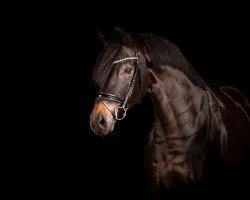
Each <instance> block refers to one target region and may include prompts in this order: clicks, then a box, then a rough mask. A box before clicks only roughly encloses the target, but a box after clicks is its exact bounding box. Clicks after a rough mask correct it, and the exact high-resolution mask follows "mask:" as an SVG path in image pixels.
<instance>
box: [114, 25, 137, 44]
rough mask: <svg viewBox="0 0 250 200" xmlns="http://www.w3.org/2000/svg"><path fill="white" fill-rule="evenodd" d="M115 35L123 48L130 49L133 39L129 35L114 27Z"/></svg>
mask: <svg viewBox="0 0 250 200" xmlns="http://www.w3.org/2000/svg"><path fill="white" fill-rule="evenodd" d="M115 33H116V36H117V37H118V40H119V41H120V42H121V43H122V44H123V45H125V46H127V47H130V46H132V45H133V39H132V37H131V35H130V34H129V33H126V32H125V31H124V30H122V29H121V28H118V27H115Z"/></svg>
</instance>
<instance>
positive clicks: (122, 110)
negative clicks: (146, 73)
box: [97, 53, 142, 120]
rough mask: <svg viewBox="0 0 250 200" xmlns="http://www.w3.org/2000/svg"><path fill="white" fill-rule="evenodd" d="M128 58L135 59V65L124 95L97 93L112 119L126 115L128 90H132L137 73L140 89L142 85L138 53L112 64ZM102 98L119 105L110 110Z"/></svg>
mask: <svg viewBox="0 0 250 200" xmlns="http://www.w3.org/2000/svg"><path fill="white" fill-rule="evenodd" d="M128 60H135V65H134V66H135V68H134V73H133V77H132V79H131V81H130V84H129V87H128V89H127V92H126V96H125V97H124V98H121V97H118V96H116V95H114V94H109V93H107V92H102V91H101V92H99V93H98V94H97V100H98V101H101V102H102V103H103V104H104V105H105V106H106V107H107V109H108V110H109V112H110V113H111V114H112V116H113V118H114V120H122V119H124V118H125V117H126V112H127V109H128V106H127V101H128V97H129V95H130V92H131V91H132V89H133V87H134V82H135V79H136V75H137V74H138V77H139V84H140V89H141V87H142V84H141V71H140V68H141V65H140V61H139V53H135V56H133V57H126V58H122V59H119V60H116V61H114V62H113V64H117V63H121V62H125V61H128ZM140 95H141V93H140ZM140 99H141V97H140ZM103 100H109V101H114V102H117V103H120V104H121V106H118V107H116V108H115V109H114V111H112V110H111V109H110V108H109V106H108V104H107V103H106V102H105V101H103Z"/></svg>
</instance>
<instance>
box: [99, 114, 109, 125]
mask: <svg viewBox="0 0 250 200" xmlns="http://www.w3.org/2000/svg"><path fill="white" fill-rule="evenodd" d="M98 124H99V126H100V127H102V128H106V125H107V123H106V120H105V119H104V117H103V116H102V115H99V123H98Z"/></svg>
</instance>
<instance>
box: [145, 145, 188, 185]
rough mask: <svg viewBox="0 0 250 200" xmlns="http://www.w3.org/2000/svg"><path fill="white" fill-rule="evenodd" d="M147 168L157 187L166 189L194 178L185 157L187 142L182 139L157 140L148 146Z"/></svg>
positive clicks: (184, 183)
mask: <svg viewBox="0 0 250 200" xmlns="http://www.w3.org/2000/svg"><path fill="white" fill-rule="evenodd" d="M148 148H150V151H146V152H148V153H149V152H150V153H149V155H145V156H146V165H147V167H146V169H147V170H148V175H149V177H150V179H151V181H152V182H153V185H155V187H158V186H159V185H160V186H163V187H165V188H166V189H170V188H174V187H176V186H181V185H186V184H187V183H188V181H189V180H191V179H193V174H192V173H191V170H190V167H189V165H188V163H187V160H186V157H185V144H184V143H183V142H181V141H172V142H168V143H159V141H158V142H155V143H153V144H151V145H149V146H148Z"/></svg>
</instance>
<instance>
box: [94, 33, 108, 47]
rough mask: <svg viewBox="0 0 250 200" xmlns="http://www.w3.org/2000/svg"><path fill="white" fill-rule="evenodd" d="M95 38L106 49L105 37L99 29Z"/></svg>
mask: <svg viewBox="0 0 250 200" xmlns="http://www.w3.org/2000/svg"><path fill="white" fill-rule="evenodd" d="M97 38H98V40H99V41H100V42H101V43H102V44H103V46H105V47H106V46H107V45H108V41H107V39H106V35H105V34H104V33H103V32H102V31H100V29H98V30H97Z"/></svg>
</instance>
